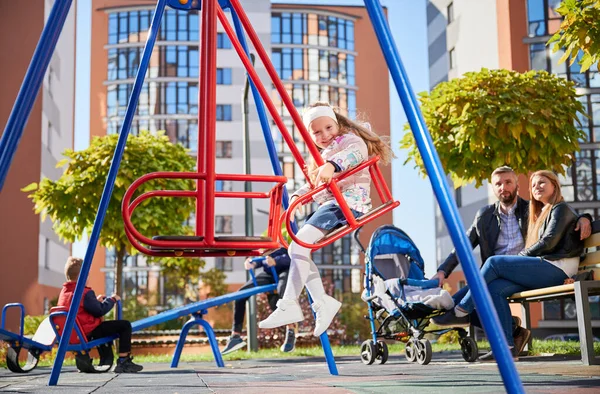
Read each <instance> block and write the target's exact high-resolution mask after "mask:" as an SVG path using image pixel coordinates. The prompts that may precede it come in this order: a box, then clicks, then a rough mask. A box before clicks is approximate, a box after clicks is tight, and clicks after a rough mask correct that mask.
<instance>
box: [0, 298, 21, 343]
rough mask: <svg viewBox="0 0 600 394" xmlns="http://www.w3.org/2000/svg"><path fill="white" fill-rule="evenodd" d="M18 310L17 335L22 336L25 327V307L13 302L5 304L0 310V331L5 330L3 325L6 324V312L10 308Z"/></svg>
mask: <svg viewBox="0 0 600 394" xmlns="http://www.w3.org/2000/svg"><path fill="white" fill-rule="evenodd" d="M13 307H16V308H20V309H21V327H20V328H19V335H20V336H21V337H22V336H23V327H25V306H23V304H21V303H20V302H13V303H12V304H6V305H4V307H3V308H2V323H1V324H0V329H1V330H5V328H4V325H5V324H6V311H7V310H9V309H10V308H13Z"/></svg>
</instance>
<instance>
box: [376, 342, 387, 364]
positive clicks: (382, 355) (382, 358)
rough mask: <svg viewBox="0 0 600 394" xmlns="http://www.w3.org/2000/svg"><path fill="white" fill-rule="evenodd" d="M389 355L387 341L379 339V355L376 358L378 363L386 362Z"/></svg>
mask: <svg viewBox="0 0 600 394" xmlns="http://www.w3.org/2000/svg"><path fill="white" fill-rule="evenodd" d="M388 356H389V352H388V347H387V343H385V342H383V341H377V357H376V358H375V361H376V362H377V364H385V363H386V361H387V360H388Z"/></svg>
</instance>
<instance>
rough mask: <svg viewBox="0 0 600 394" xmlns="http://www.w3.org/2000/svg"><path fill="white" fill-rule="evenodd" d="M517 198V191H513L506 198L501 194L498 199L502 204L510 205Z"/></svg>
mask: <svg viewBox="0 0 600 394" xmlns="http://www.w3.org/2000/svg"><path fill="white" fill-rule="evenodd" d="M516 198H517V191H516V190H515V191H514V192H513V193H509V194H508V196H503V195H502V194H501V195H500V197H499V198H498V199H499V200H500V202H501V203H503V204H512V203H514V202H515V199H516Z"/></svg>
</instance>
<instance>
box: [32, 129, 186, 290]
mask: <svg viewBox="0 0 600 394" xmlns="http://www.w3.org/2000/svg"><path fill="white" fill-rule="evenodd" d="M117 139H118V135H116V134H113V135H107V136H104V137H96V138H94V139H93V140H92V142H91V144H90V146H89V147H88V148H87V149H85V150H82V151H77V152H76V151H73V150H71V149H67V150H65V152H64V153H63V155H64V156H65V157H66V158H65V159H63V160H62V161H60V162H59V163H58V164H57V167H64V166H66V168H65V171H64V173H63V175H62V176H61V177H60V178H59V179H58V180H56V181H52V180H50V179H48V178H44V179H42V181H41V182H40V183H39V185H38V184H37V183H32V184H30V185H28V186H27V187H25V188H23V189H22V190H23V191H24V192H28V193H30V194H29V198H31V199H32V200H33V202H34V204H35V212H36V213H38V214H41V215H42V220H45V217H46V216H49V217H50V219H51V220H52V222H53V228H54V231H55V232H56V234H58V235H59V237H60V238H61V239H63V240H65V241H68V242H73V241H75V240H76V239H78V238H80V237H81V236H82V235H83V234H84V232H86V231H87V232H88V234H89V233H90V232H91V230H92V227H93V224H94V219H95V217H96V212H97V209H98V205H99V203H100V197H101V195H102V190H103V188H104V184H105V183H106V177H107V175H108V170H109V165H110V162H111V158H112V156H113V153H114V151H115V147H116V145H117ZM194 165H195V163H194V159H193V158H192V157H191V156H190V155H188V153H187V151H186V149H185V148H184V147H183V146H182V145H179V144H177V145H175V144H172V143H171V142H170V141H169V138H168V137H167V136H166V135H165V134H164V132H158V133H156V134H152V133H150V132H147V131H142V132H140V133H139V135H137V136H135V135H130V136H129V138H128V140H127V146H126V148H125V152H124V154H123V160H122V162H121V166H120V168H119V172H118V175H117V179H116V181H115V187H114V190H113V194H112V197H111V200H110V203H109V206H108V210H107V212H106V217H105V220H104V225H103V227H102V231H101V233H100V239H99V243H100V244H101V245H102V246H104V247H107V248H115V250H116V254H117V257H116V267H117V273H116V275H115V281H116V289H117V294H119V295H121V294H122V285H121V283H122V280H121V278H122V272H123V261H124V259H125V257H126V254H127V253H129V254H131V255H133V254H136V253H137V250H136V249H134V248H133V246H132V245H131V244H130V243H129V240H128V239H127V237H126V235H125V229H124V225H123V218H122V216H121V201H122V200H123V196H124V194H125V192H126V190H127V188H128V187H129V185H131V184H132V183H133V181H135V180H136V179H137V178H139V177H140V176H142V175H144V174H147V173H150V172H154V171H178V172H179V171H193V169H194ZM193 187H194V185H193V182H191V181H189V180H178V179H175V180H166V179H156V180H154V181H150V182H147V183H145V184H143V185H141V186H140V187H139V188H138V191H137V192H136V195H134V198H135V197H136V196H138V195H140V194H142V193H144V192H147V191H150V190H157V189H172V190H193ZM194 203H195V201H194V200H192V199H187V198H177V199H173V198H164V197H160V198H159V197H153V198H150V199H148V200H146V201H145V202H143V203H142V204H140V205H139V206H138V207H137V208H136V210H135V211H134V214H133V217H132V221H133V224H134V226H135V227H136V228H137V229H140V231H141V232H143V233H144V234H145V235H146V236H150V237H151V236H153V235H159V234H160V235H181V234H189V232H190V231H191V229H190V228H189V226H186V225H185V224H184V222H185V221H186V220H187V219H188V218H189V216H190V214H191V213H192V211H193V210H194Z"/></svg>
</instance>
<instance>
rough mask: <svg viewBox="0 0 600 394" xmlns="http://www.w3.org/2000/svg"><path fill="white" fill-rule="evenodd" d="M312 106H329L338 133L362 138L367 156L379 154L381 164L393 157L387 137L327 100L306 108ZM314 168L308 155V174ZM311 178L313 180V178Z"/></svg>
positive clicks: (314, 164)
mask: <svg viewBox="0 0 600 394" xmlns="http://www.w3.org/2000/svg"><path fill="white" fill-rule="evenodd" d="M314 107H331V108H332V109H333V112H335V117H336V119H337V123H338V126H339V129H340V132H339V135H342V134H346V133H349V132H352V133H354V134H356V135H357V136H359V137H360V138H362V139H363V141H365V144H366V145H367V149H368V154H369V157H371V156H379V162H380V163H382V164H389V163H390V161H391V160H392V158H394V153H393V152H392V148H390V145H389V137H386V136H380V135H378V134H376V133H374V132H373V131H371V130H370V128H368V127H367V126H366V125H365V124H363V123H360V122H355V121H353V120H351V119H350V118H348V117H347V116H345V115H342V114H341V113H340V112H341V110H340V108H339V107H333V106H331V105H329V103H328V102H325V101H317V102H316V103H314V104H311V105H309V106H308V108H314ZM316 168H317V164H316V163H315V160H314V159H313V158H312V157H310V158H309V160H308V163H307V169H308V173H309V174H310V173H311V172H312V171H313V170H315V169H316ZM311 178H314V176H312V175H311ZM312 180H313V181H314V179H312Z"/></svg>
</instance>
